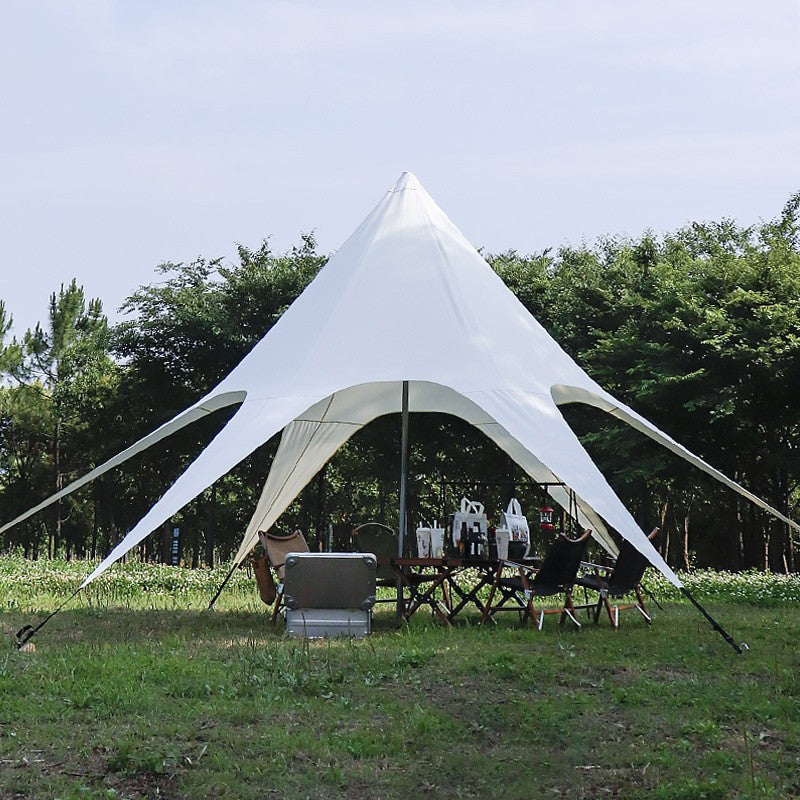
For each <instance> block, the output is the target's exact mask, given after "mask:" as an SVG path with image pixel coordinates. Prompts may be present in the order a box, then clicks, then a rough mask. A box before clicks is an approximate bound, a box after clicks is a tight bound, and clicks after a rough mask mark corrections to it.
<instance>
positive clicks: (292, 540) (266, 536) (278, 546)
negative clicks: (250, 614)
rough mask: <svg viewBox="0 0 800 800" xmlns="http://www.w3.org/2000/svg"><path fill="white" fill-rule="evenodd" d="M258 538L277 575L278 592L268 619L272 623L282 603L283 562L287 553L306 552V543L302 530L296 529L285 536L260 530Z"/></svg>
mask: <svg viewBox="0 0 800 800" xmlns="http://www.w3.org/2000/svg"><path fill="white" fill-rule="evenodd" d="M258 538H259V539H260V540H261V544H263V545H264V549H265V550H266V551H267V558H268V559H269V563H270V566H271V567H272V569H274V570H275V573H276V574H277V576H278V581H279V583H278V592H277V597H276V598H275V605H274V606H273V608H272V614H271V616H270V619H271V620H272V622H273V623H274V622H275V620H276V619H277V618H278V612H279V611H280V607H281V603H283V574H284V564H285V563H286V554H287V553H307V552H308V544H307V543H306V540H305V537H304V536H303V532H302V531H300V530H296V531H295V532H294V533H290V534H288V535H287V536H281V535H280V534H279V533H270V532H269V531H267V532H266V533H264V532H263V531H260V532H259V534H258Z"/></svg>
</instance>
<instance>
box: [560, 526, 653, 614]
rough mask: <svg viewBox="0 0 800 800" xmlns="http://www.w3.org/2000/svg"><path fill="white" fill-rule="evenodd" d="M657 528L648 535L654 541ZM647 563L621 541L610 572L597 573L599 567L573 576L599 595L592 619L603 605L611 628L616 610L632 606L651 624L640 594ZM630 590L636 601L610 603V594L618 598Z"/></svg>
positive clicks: (633, 549) (579, 584)
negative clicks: (604, 573)
mask: <svg viewBox="0 0 800 800" xmlns="http://www.w3.org/2000/svg"><path fill="white" fill-rule="evenodd" d="M658 531H659V529H658V528H654V529H653V530H652V531H651V532H650V535H649V536H648V537H647V538H648V539H649V540H650V541H653V539H655V538H656V536H658ZM649 564H650V562H649V561H648V560H647V559H646V558H645V557H644V556H643V555H642V554H641V553H640V552H639V551H638V550H637V549H636V548H635V547H634V546H633V545H632V544H631V543H630V542H628V541H624V542H623V543H622V546H621V547H620V548H619V555H618V556H617V561H616V563H615V564H614V568H613V570H611V573H610V574H608V575H607V576H603V575H601V574H600V570H599V569H595V572H594V574H592V575H582V576H581V577H579V578H577V579H576V580H575V584H576V585H577V586H583V587H584V588H585V589H593V590H594V591H596V592H597V593H598V595H599V596H598V599H597V605H596V606H595V607H594V621H595V622H597V621H598V620H599V619H600V612H601V611H602V610H603V606H605V609H606V611H607V612H608V618H609V619H610V620H611V624H612V626H613V627H614V628H619V612H620V611H626V610H628V609H631V608H635V609H637V611H639V613H640V614H641V615H642V616H643V617H644V618H645V621H646V622H647V624H648V625H650V624H652V622H653V620H652V619H651V617H650V615H649V614H648V613H647V608H646V606H645V604H644V598H643V597H642V584H641V581H642V576H643V575H644V571H645V570H646V569H647V567H648V566H649ZM631 593H634V594H635V595H636V602H635V603H626V604H620V603H618V602H617V603H614V604H613V605H612V603H611V598H618V597H622V596H623V595H626V594H631Z"/></svg>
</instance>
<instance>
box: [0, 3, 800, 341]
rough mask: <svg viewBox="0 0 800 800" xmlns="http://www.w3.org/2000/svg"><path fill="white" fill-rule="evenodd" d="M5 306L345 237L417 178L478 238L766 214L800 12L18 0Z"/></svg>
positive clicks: (793, 141) (29, 310)
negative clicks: (68, 289)
mask: <svg viewBox="0 0 800 800" xmlns="http://www.w3.org/2000/svg"><path fill="white" fill-rule="evenodd" d="M2 10H3V29H2V33H0V108H2V121H3V124H2V125H0V237H2V250H0V259H1V260H0V299H3V300H5V302H6V305H7V308H8V310H10V311H11V313H13V315H14V317H15V322H16V324H15V332H16V333H18V334H19V333H22V332H23V331H24V328H25V327H27V326H29V325H32V324H34V323H35V322H36V321H37V320H39V319H44V317H45V315H46V307H47V299H48V297H49V294H50V292H51V291H53V290H54V289H57V288H58V286H59V284H60V283H61V282H66V281H69V280H70V279H71V278H72V277H76V278H77V279H78V281H79V282H80V283H82V284H83V285H84V286H85V288H86V291H87V294H89V295H90V296H99V297H101V298H102V299H103V301H104V303H105V306H106V310H107V311H108V312H109V315H110V316H111V317H112V319H118V318H119V316H118V314H116V309H117V307H118V306H119V305H120V303H121V302H122V300H123V299H124V298H125V297H126V296H127V295H128V294H130V293H131V292H132V291H133V290H135V289H136V288H137V286H139V285H141V284H145V283H149V282H152V281H154V280H156V279H157V276H156V274H155V272H154V267H155V266H156V265H157V264H158V263H160V262H162V261H167V260H170V261H187V260H191V259H193V258H194V257H196V256H198V255H204V256H207V257H209V258H212V257H217V256H225V257H231V256H232V255H233V254H234V253H235V245H236V243H237V242H241V243H243V244H248V245H252V246H255V245H257V244H258V243H259V241H260V240H261V239H262V238H264V237H266V236H270V235H271V237H272V242H273V245H274V247H275V248H276V249H278V250H281V249H283V248H286V247H288V246H289V245H291V244H292V243H294V242H296V241H298V239H299V234H300V232H301V231H307V230H310V229H315V230H316V232H317V236H318V240H319V242H320V245H321V248H322V249H323V250H324V251H326V252H329V251H332V250H335V249H336V248H337V247H338V246H339V245H340V244H341V243H342V241H343V240H344V239H345V238H346V237H347V236H348V235H349V233H350V232H351V231H352V230H353V229H354V228H355V227H356V226H357V225H358V224H359V222H360V221H361V220H362V218H363V217H364V216H365V215H366V214H367V213H368V212H369V211H370V210H371V209H372V207H373V206H374V205H375V203H376V202H377V201H378V199H379V198H380V197H381V195H382V194H383V192H384V191H385V190H386V189H387V188H388V187H389V186H390V185H391V184H392V183H393V182H394V180H395V179H396V178H397V176H398V175H399V174H400V173H401V172H402V171H403V170H410V171H412V172H414V173H415V174H416V175H417V177H418V178H419V179H420V180H421V181H422V183H423V184H424V185H425V186H426V188H427V189H428V191H429V192H430V193H431V194H432V195H433V197H434V199H436V200H437V202H438V203H439V204H440V205H441V206H442V207H443V208H444V210H445V211H446V212H447V213H448V214H449V216H450V217H451V218H452V219H453V221H454V222H455V223H456V224H457V225H458V226H459V227H461V229H462V230H463V231H464V233H465V234H466V235H467V237H468V238H469V239H470V240H471V241H472V242H473V243H475V244H476V245H478V246H483V247H485V248H487V249H489V250H495V251H497V250H504V249H507V248H515V249H517V250H520V251H537V250H541V249H542V248H544V247H548V246H558V245H560V244H564V243H579V242H580V241H581V240H584V239H585V240H589V241H591V240H593V239H594V238H595V237H597V236H598V235H602V234H620V233H628V234H631V235H636V234H639V233H641V232H642V231H643V230H644V229H646V228H651V229H653V230H655V231H656V232H662V231H665V230H670V229H674V228H676V227H678V226H680V225H683V224H685V223H686V222H688V221H691V220H696V219H697V220H702V219H719V218H721V217H725V216H727V217H733V218H735V219H737V220H738V221H740V222H743V223H751V222H758V221H759V220H766V219H770V218H772V217H774V216H775V215H776V214H778V213H779V211H780V209H781V207H782V205H783V204H784V202H785V201H786V199H787V198H788V196H789V195H790V194H791V193H792V192H794V191H797V190H800V103H798V93H799V89H800V7H799V6H798V2H797V0H764V1H763V2H753V0H745V1H742V0H703V2H696V0H687V1H686V2H676V1H673V0H661V1H660V2H642V0H631V1H630V2H613V1H612V0H585V1H584V2H565V1H564V0H559V1H558V2H553V0H523V1H521V2H488V0H487V1H486V2H482V3H479V2H466V1H465V0H459V1H458V2H435V1H434V0H424V1H423V2H409V1H408V0H404V1H403V2H395V3H391V2H382V3H375V2H351V0H336V2H322V1H321V0H320V1H319V2H298V0H292V2H267V1H264V2H239V1H238V0H227V2H224V3H222V2H203V1H202V0H185V2H169V1H168V0H160V1H159V2H150V1H149V0H128V2H124V3H123V2H114V1H113V0H86V1H85V2H81V0H70V2H63V0H58V2H55V1H54V2H45V1H44V0H39V1H38V2H30V1H29V0H16V1H15V0H11V1H9V2H5V3H3V7H2Z"/></svg>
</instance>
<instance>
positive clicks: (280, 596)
mask: <svg viewBox="0 0 800 800" xmlns="http://www.w3.org/2000/svg"><path fill="white" fill-rule="evenodd" d="M282 602H283V584H281V585H280V586H278V593H277V594H276V595H275V605H274V606H273V607H272V614H271V615H270V622H272V624H273V625H274V624H275V621H276V620H277V619H278V612H279V611H280V608H281V603H282Z"/></svg>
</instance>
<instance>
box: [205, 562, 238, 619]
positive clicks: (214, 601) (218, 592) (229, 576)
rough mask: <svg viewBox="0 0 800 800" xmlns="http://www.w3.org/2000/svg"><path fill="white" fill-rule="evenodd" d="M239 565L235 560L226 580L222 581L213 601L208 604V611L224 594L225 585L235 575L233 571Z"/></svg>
mask: <svg viewBox="0 0 800 800" xmlns="http://www.w3.org/2000/svg"><path fill="white" fill-rule="evenodd" d="M238 566H239V564H237V563H236V562H235V561H234V562H233V566H232V567H231V568H230V569H229V570H228V574H227V575H226V576H225V580H224V581H222V583H221V584H220V586H219V589H217V593H216V594H215V595H214V596H213V597H212V598H211V602H210V603H209V604H208V608H207V609H206V611H211V609H212V608H214V603H216V602H217V598H218V597H219V596H220V595H221V594H222V590H223V589H224V588H225V586H226V585H227V583H228V581H229V580H230V579H231V576H232V575H233V571H234V570H235V569H236V567H238Z"/></svg>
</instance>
